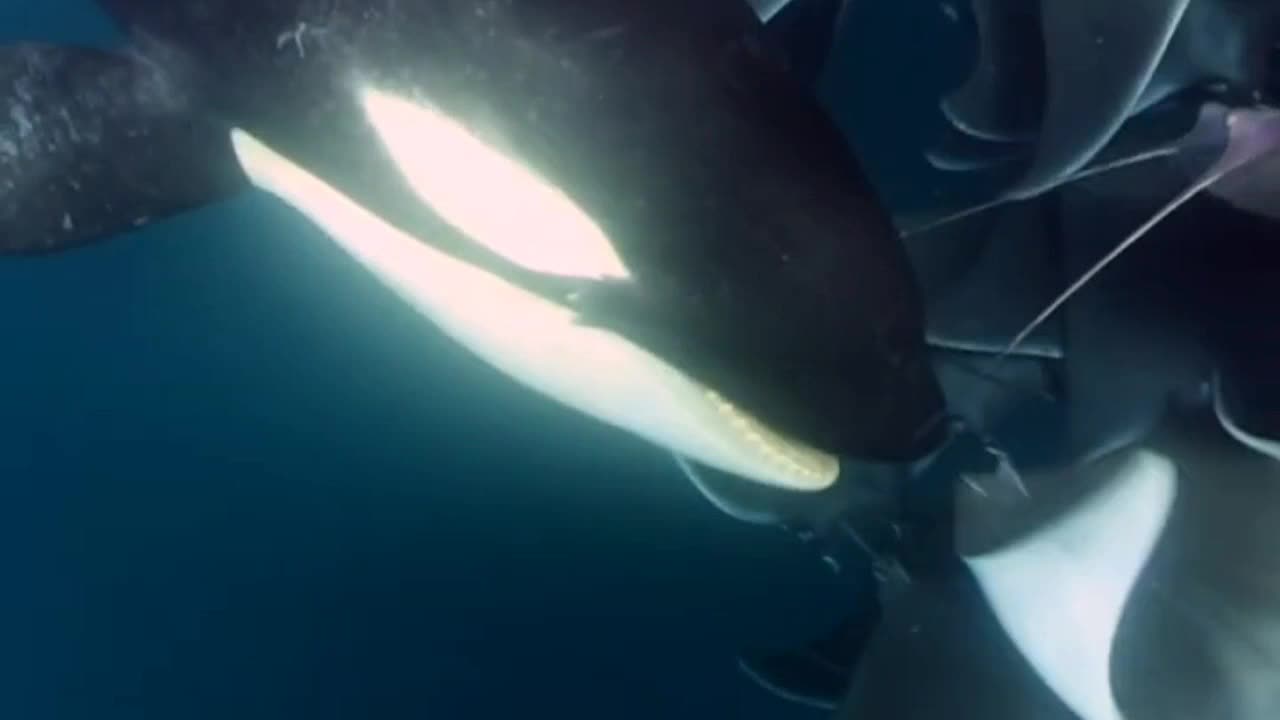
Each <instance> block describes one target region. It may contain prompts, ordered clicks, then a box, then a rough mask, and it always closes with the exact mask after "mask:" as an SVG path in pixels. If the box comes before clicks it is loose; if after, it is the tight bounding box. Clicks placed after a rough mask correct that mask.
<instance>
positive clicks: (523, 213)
mask: <svg viewBox="0 0 1280 720" xmlns="http://www.w3.org/2000/svg"><path fill="white" fill-rule="evenodd" d="M99 5H100V6H101V7H102V8H103V9H104V10H105V11H106V13H107V14H108V15H109V17H110V18H112V19H113V20H114V21H115V23H117V25H118V26H119V28H120V29H121V30H122V31H123V33H124V35H125V37H126V38H127V42H126V43H125V44H124V45H123V46H121V47H119V48H115V49H106V50H104V49H95V48H78V47H64V46H54V45H48V44H40V43H35V42H31V43H22V44H18V45H13V46H9V47H7V48H3V49H0V104H3V105H4V106H5V107H6V111H5V112H0V252H2V253H4V254H8V255H14V256H18V255H27V256H36V257H38V256H41V255H46V254H49V253H55V252H60V251H65V250H69V249H72V248H75V247H79V246H83V245H87V244H90V243H93V242H96V241H99V240H102V239H104V238H107V237H112V236H118V235H120V234H123V233H127V232H128V231H129V230H131V229H132V228H134V227H136V226H140V225H144V224H147V223H151V222H154V221H159V220H162V219H163V218H165V217H168V216H172V215H174V214H176V213H181V212H184V211H187V210H189V209H192V208H196V207H200V206H204V205H207V204H209V203H212V202H215V201H217V200H219V199H221V198H225V197H228V196H230V195H233V194H236V193H240V192H244V191H248V190H252V189H254V188H256V189H257V190H260V191H266V192H268V193H271V194H273V195H275V196H277V197H279V198H280V199H281V200H283V201H284V202H286V203H288V204H289V205H290V206H292V207H293V208H295V209H296V210H298V211H299V212H300V214H301V215H302V216H304V217H305V218H306V219H308V220H309V221H310V222H311V223H312V224H313V225H315V226H316V227H318V228H319V229H320V230H322V231H323V233H324V234H325V235H327V236H328V237H330V238H331V239H333V240H334V241H335V242H336V243H337V244H338V245H339V246H341V247H342V248H343V249H344V250H345V251H347V252H348V253H350V254H351V256H352V257H353V258H354V259H355V260H357V261H358V262H360V263H361V264H363V265H364V266H365V267H367V268H368V269H369V270H370V271H371V272H372V273H374V274H375V275H377V276H378V277H379V279H380V280H381V281H382V282H384V283H385V284H386V285H387V286H388V287H390V288H392V289H393V290H394V291H395V292H397V293H399V294H400V295H401V296H402V297H403V298H405V299H406V300H407V301H408V302H409V303H411V304H412V305H413V306H414V307H416V308H417V309H418V310H420V311H421V312H422V313H423V314H424V315H425V316H426V317H427V318H429V319H430V320H431V321H432V322H433V323H434V324H436V325H437V326H438V327H439V328H440V329H441V330H442V331H443V332H444V333H446V334H447V335H449V336H450V337H452V338H453V339H454V340H456V341H458V342H460V343H461V344H463V345H464V346H466V347H467V348H469V349H470V350H472V351H473V352H475V353H476V354H477V355H478V356H479V357H481V358H482V359H484V360H485V361H487V362H489V363H491V364H492V365H494V366H496V367H497V368H498V369H499V370H501V371H502V372H504V373H506V374H507V375H508V376H510V377H512V378H513V379H514V380H516V381H518V382H520V383H522V384H524V385H526V386H528V387H531V388H532V389H534V390H535V391H538V392H541V393H543V394H545V395H547V396H549V397H551V398H553V399H555V400H557V401H559V402H561V403H564V404H566V405H568V406H569V407H571V408H574V409H576V410H578V411H581V412H584V413H586V414H588V415H590V416H592V417H594V418H596V419H598V420H600V421H603V422H605V423H608V424H610V425H613V426H615V427H619V428H622V429H624V430H626V431H629V432H630V433H632V434H633V435H635V436H638V437H640V438H642V439H645V440H647V441H649V442H651V443H654V444H656V445H658V446H660V447H662V448H665V449H667V450H669V451H672V452H674V453H676V454H678V455H680V456H683V457H686V458H688V459H690V460H691V461H693V462H696V463H699V464H702V465H705V466H708V467H711V468H713V469H715V470H718V471H721V472H726V473H729V474H731V475H733V476H737V477H742V478H746V479H748V480H752V481H755V482H758V483H762V484H765V485H772V486H777V487H782V488H787V489H791V490H800V491H820V490H823V489H826V488H828V487H830V486H831V485H832V484H833V483H834V482H835V481H836V479H837V478H838V477H839V476H841V474H842V472H841V468H842V467H844V468H846V469H847V468H849V467H854V468H856V467H857V466H858V463H860V462H863V461H866V462H870V463H899V462H908V461H913V460H916V459H918V458H921V457H923V456H926V455H927V454H928V453H930V452H932V451H933V450H934V449H935V448H936V447H937V446H938V445H939V443H940V442H941V441H942V438H943V436H944V435H945V434H946V428H945V426H946V423H941V422H938V420H939V418H940V417H942V416H943V414H944V412H943V409H944V403H943V399H942V395H941V391H940V389H939V386H938V383H937V380H936V378H935V376H934V373H933V370H932V368H931V366H930V363H929V359H928V351H927V349H926V345H925V341H924V335H923V329H922V328H923V310H922V303H921V300H920V297H919V290H918V288H917V286H916V279H915V277H914V275H913V271H912V269H911V267H910V264H909V262H908V258H907V256H906V254H905V252H904V250H903V248H902V245H901V243H900V242H899V238H898V234H897V232H896V231H895V228H894V225H893V223H892V222H891V219H890V216H889V215H888V213H887V211H886V210H885V209H884V207H883V206H882V204H881V203H880V201H879V199H878V198H877V196H876V192H875V189H874V187H873V186H872V185H871V184H870V182H869V181H868V180H867V178H866V177H865V176H864V174H863V172H862V170H861V168H860V167H859V164H858V161H857V159H856V158H855V157H854V155H853V153H852V151H851V150H850V148H849V147H848V145H847V143H846V140H845V138H844V136H843V135H842V133H841V132H840V131H839V130H838V128H837V127H836V125H835V124H834V123H833V121H832V120H831V119H830V118H829V117H828V115H827V113H826V112H825V111H824V109H823V108H822V106H821V105H820V103H819V101H818V99H817V98H816V97H815V95H814V93H813V92H812V91H811V89H810V88H809V87H807V85H806V83H805V82H803V81H802V80H801V79H800V77H799V74H798V73H793V72H792V71H791V68H790V66H789V63H788V56H787V54H786V53H785V52H784V51H782V50H780V46H779V45H778V44H777V43H775V42H774V41H773V40H771V38H770V36H769V35H768V33H767V32H766V31H765V26H764V24H763V23H762V21H761V19H760V17H758V16H757V14H756V12H755V11H754V10H753V9H752V7H751V6H749V5H748V4H747V3H745V2H744V1H743V0H702V1H701V2H688V0H644V1H643V2H641V1H640V0H582V1H580V2H564V1H563V0H423V1H422V2H412V3H409V2H398V1H396V0H360V1H344V2H327V1H316V0H199V1H196V0H173V1H172V2H165V3H154V2H143V1H142V0H99Z"/></svg>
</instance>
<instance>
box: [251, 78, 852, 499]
mask: <svg viewBox="0 0 1280 720" xmlns="http://www.w3.org/2000/svg"><path fill="white" fill-rule="evenodd" d="M365 99H366V110H367V111H368V112H370V115H371V118H370V119H371V122H373V123H374V124H375V127H376V126H377V125H378V119H376V118H380V119H381V121H382V122H383V123H384V124H389V125H391V126H394V125H395V123H396V114H397V113H400V114H402V115H407V116H410V117H412V116H413V114H414V108H413V107H412V106H406V105H405V103H406V102H407V101H404V100H401V99H399V98H395V97H390V96H386V95H381V94H378V93H376V92H369V93H368V94H366V95H365ZM379 113H382V114H381V115H379ZM444 120H447V118H445V119H444ZM447 129H449V128H446V130H447ZM444 135H445V136H447V135H448V133H447V132H445V133H444ZM386 137H395V136H394V135H388V136H386ZM400 137H404V136H400ZM419 137H421V135H420V136H419ZM231 140H232V146H233V149H234V152H235V155H236V157H237V159H238V161H239V163H240V165H241V168H242V169H243V171H244V172H245V174H246V175H247V177H248V178H249V180H250V181H251V183H252V184H253V185H255V186H256V187H258V188H259V189H261V190H264V191H266V192H268V193H270V194H273V195H275V196H277V197H278V198H279V199H281V200H283V201H284V202H285V203H286V204H288V205H290V206H291V207H293V208H294V209H296V210H297V211H299V212H300V213H301V214H302V215H304V216H305V217H306V218H307V219H309V220H310V221H311V222H312V223H313V224H314V225H316V226H317V227H318V228H319V229H320V230H322V231H323V232H324V233H325V234H326V235H327V236H328V237H329V238H330V239H332V240H333V241H334V242H336V243H337V244H338V245H339V247H341V248H342V249H343V250H344V251H345V252H347V253H348V254H349V255H350V256H351V257H352V258H353V259H355V260H356V261H357V262H359V263H360V264H361V265H363V266H364V267H365V269H367V270H368V271H370V272H371V273H373V274H374V275H375V276H376V277H377V278H378V280H379V281H380V282H381V283H383V284H384V285H385V286H387V287H388V288H389V289H391V290H392V291H393V292H395V293H396V294H398V295H399V296H400V297H401V298H402V299H403V300H404V301H406V302H407V303H408V304H410V305H411V306H412V307H413V308H414V309H415V310H417V311H418V312H419V313H421V314H422V315H423V316H424V317H426V318H427V319H428V320H430V321H431V322H432V323H434V324H435V325H436V326H437V327H438V328H439V329H440V330H441V331H443V332H444V333H445V334H446V335H448V336H449V337H451V338H452V339H453V340H455V341H456V342H458V343H460V344H461V345H463V346H464V347H466V348H467V349H468V350H470V351H471V352H473V353H474V354H476V355H477V356H479V357H480V358H481V359H483V360H484V361H485V362H487V363H488V364H490V365H491V366H493V367H495V368H496V369H498V370H499V371H500V372H502V373H503V374H505V375H507V376H508V377H510V378H512V379H513V380H516V381H517V382H519V383H521V384H523V385H525V386H526V387H529V388H531V389H533V390H535V391H537V392H539V393H541V394H543V395H545V396H547V397H550V398H552V399H554V400H556V401H558V402H560V403H561V404H563V405H566V406H568V407H570V408H573V409H575V410H577V411H579V412H582V413H584V414H586V415H588V416H591V417H593V418H595V419H597V420H599V421H601V422H604V423H606V424H609V425H612V426H614V427H617V428H620V429H622V430H624V431H627V432H629V433H631V434H633V435H635V436H638V437H640V438H642V439H644V440H647V441H649V442H650V443H652V444H655V445H657V446H659V447H662V448H665V449H667V450H669V451H671V452H675V453H677V454H680V455H683V456H686V457H689V458H691V459H694V460H696V461H698V462H700V463H703V464H705V465H708V466H710V467H714V468H716V469H718V470H722V471H724V472H727V473H730V474H733V475H737V476H740V477H743V478H746V479H748V480H753V481H755V482H759V483H763V484H765V485H772V486H775V487H781V488H786V489H791V490H797V491H818V490H822V489H824V488H826V487H828V486H830V485H831V484H832V483H833V482H835V480H836V478H837V477H838V475H839V472H840V463H839V460H838V459H837V458H836V457H835V456H834V455H832V454H830V453H827V452H824V451H821V450H818V449H816V448H813V447H810V446H808V445H806V444H804V443H801V442H799V441H797V440H795V439H792V438H789V437H787V436H786V435H784V434H783V433H780V432H777V431H775V430H773V429H771V428H769V427H767V426H766V425H765V424H764V423H762V422H760V421H759V420H757V419H756V418H754V417H752V416H751V415H749V414H748V413H746V412H744V411H742V410H741V409H740V408H738V407H737V406H736V405H735V404H734V403H732V402H731V401H730V400H728V399H726V398H725V397H723V396H722V395H721V394H720V393H718V392H716V391H715V390H713V389H711V388H709V387H707V386H705V385H703V384H701V383H700V382H698V381H696V380H694V379H693V378H691V377H689V376H687V375H685V374H684V373H682V372H681V371H679V370H678V369H676V368H675V367H673V366H672V365H670V364H668V363H667V362H665V361H664V360H663V359H661V358H659V357H657V356H655V355H654V354H652V353H650V352H648V351H647V350H645V349H644V348H642V347H639V346H637V345H636V344H634V343H632V342H630V341H629V340H627V339H626V338H624V337H622V336H620V335H617V334H615V333H612V332H609V331H606V330H602V329H599V328H595V327H591V326H587V325H583V324H581V323H579V322H578V320H577V317H576V313H574V312H573V311H572V310H571V309H570V308H569V307H567V306H565V305H563V304H560V303H556V302H553V301H551V300H549V299H547V298H544V297H542V296H540V295H538V294H536V293H533V292H530V291H528V290H526V289H524V288H521V287H519V286H518V285H515V284H513V283H511V282H508V281H507V280H505V279H503V278H500V277H498V276H497V275H495V274H493V273H490V272H487V271H485V270H483V269H480V268H478V267H476V266H473V265H469V264H467V263H465V262H462V261H460V260H458V259H456V258H454V257H452V256H450V255H447V254H445V253H443V252H441V251H439V250H437V249H435V248H433V247H431V246H430V245H429V244H428V243H426V242H423V241H422V240H421V239H419V238H416V237H414V236H412V235H409V234H408V233H405V232H403V231H401V230H400V229H398V228H396V227H394V226H393V225H391V224H390V223H388V222H386V221H385V220H384V219H382V218H380V217H378V216H377V215H375V214H374V213H372V212H370V211H369V210H368V209H366V208H364V207H362V206H361V205H360V204H359V203H357V202H355V201H354V200H352V199H351V198H350V197H348V196H346V195H344V194H342V193H341V192H339V191H338V190H337V189H335V188H334V187H332V186H331V185H329V184H327V183H326V182H324V181H323V180H322V179H320V178H317V177H316V176H314V175H312V174H311V173H309V172H308V171H306V170H305V169H303V168H301V167H300V166H298V165H297V164H295V163H293V162H292V161H290V160H289V159H287V158H285V157H283V156H281V155H280V154H278V153H277V152H275V151H274V150H272V149H271V148H269V147H267V146H266V145H265V144H263V143H262V142H261V141H259V140H258V139H256V138H255V137H253V136H252V135H250V134H249V133H247V132H245V131H244V130H241V129H239V128H236V129H233V130H232V133H231ZM398 145H399V143H398V142H397V141H396V140H394V139H393V140H391V141H390V142H389V144H388V147H390V148H391V149H393V150H395V149H396V148H397V146H398ZM424 152H425V153H426V154H429V148H425V149H424V148H419V149H418V150H411V151H410V152H409V154H407V155H404V156H403V158H404V159H403V163H404V164H411V163H414V162H415V157H414V155H415V154H418V155H419V157H418V158H417V160H421V159H422V158H423V155H422V154H423V153H424ZM491 160H492V159H491ZM508 162H510V161H508ZM501 164H502V163H500V162H499V163H497V165H499V166H500V165H501ZM506 169H507V170H508V171H510V172H511V173H512V174H515V175H518V174H519V173H518V169H513V168H511V167H507V168H506ZM449 170H450V169H449V168H442V172H443V174H444V175H446V176H448V175H449ZM445 180H446V181H447V180H449V178H448V177H446V178H445ZM433 182H434V183H435V184H434V187H443V186H442V185H441V184H440V182H439V181H438V180H433V179H432V178H426V177H419V178H417V179H416V180H415V179H414V178H413V177H412V176H411V177H410V183H411V185H415V191H417V192H420V193H422V192H424V189H425V191H426V192H428V193H429V191H430V189H431V188H432V187H433V185H432V183H433ZM469 182H471V183H472V189H473V190H477V191H478V190H480V189H488V190H490V191H491V190H492V189H493V187H494V186H493V185H492V184H491V183H490V182H488V181H486V180H485V179H484V178H480V179H475V178H473V179H471V180H470V181H469ZM540 192H541V193H542V195H541V197H542V198H543V200H546V199H548V198H550V199H551V200H552V203H551V204H552V205H554V204H555V203H556V202H558V200H557V198H560V199H562V200H563V202H562V203H561V204H560V205H559V210H560V211H561V220H560V221H557V222H552V223H551V226H552V227H557V228H560V229H564V228H570V230H571V231H572V232H576V233H577V234H576V235H575V237H576V238H577V240H570V241H569V243H568V244H567V245H566V246H565V247H568V248H570V251H569V252H565V253H559V254H557V255H555V257H557V258H559V260H558V262H575V261H576V262H580V261H581V260H582V259H583V258H584V257H585V258H587V259H588V260H590V261H591V263H592V264H590V265H589V266H586V265H579V266H578V267H576V268H573V267H570V268H568V270H567V274H573V273H585V274H588V275H590V276H594V277H602V276H603V277H610V276H613V277H616V276H617V275H619V274H621V273H625V266H623V265H622V263H621V261H620V260H617V256H616V255H612V254H611V253H612V251H611V250H601V249H599V248H598V247H597V248H594V249H593V248H592V247H591V246H590V243H591V242H593V241H594V242H597V243H598V242H605V243H607V238H604V237H603V235H596V236H593V235H592V234H591V229H590V224H589V218H586V217H585V215H584V216H581V217H576V218H575V217H572V216H571V213H568V214H566V209H568V210H572V209H573V208H572V207H571V205H572V203H571V202H570V201H568V199H567V198H563V196H562V195H557V193H558V192H559V191H558V190H556V189H555V188H553V187H549V188H544V189H542V190H541V191H540ZM535 194H536V192H535ZM526 197H529V196H526ZM465 200H466V199H465V198H462V199H461V200H458V199H456V198H455V205H454V206H453V209H454V210H456V209H457V208H458V207H463V206H464V205H465ZM440 202H441V201H440V200H439V199H438V197H437V198H436V199H435V204H436V205H437V206H439V205H440ZM459 202H461V203H462V204H457V203H459ZM472 202H474V201H472ZM446 203H447V201H446ZM428 204H432V203H430V202H428ZM526 209H527V208H526ZM444 215H445V217H446V220H448V221H449V222H450V223H451V224H454V225H455V226H457V227H462V228H466V227H468V225H467V222H466V221H465V220H461V219H460V217H461V216H460V215H458V214H455V215H454V216H453V217H452V218H451V217H449V215H448V212H447V211H446V212H445V213H444ZM565 218H568V219H565ZM583 228H585V230H584V229H583ZM511 229H512V228H511V227H507V228H506V231H507V232H510V231H511ZM501 230H503V228H502V227H498V228H497V231H495V230H494V227H493V226H490V227H489V228H488V229H487V232H489V235H487V236H486V237H483V238H481V239H480V242H484V243H486V244H488V245H489V247H490V248H491V249H498V250H499V252H502V247H511V246H501V245H498V244H497V243H498V241H499V240H501V239H502V238H500V237H498V236H499V235H501V232H498V231H501ZM483 232H486V231H482V233H483ZM560 239H562V238H551V241H556V240H560ZM538 241H539V242H542V241H543V238H541V237H539V238H538ZM574 243H576V248H575V245H574ZM584 248H586V249H585V250H584ZM535 249H536V248H535ZM531 257H532V256H531V255H521V254H520V252H518V251H517V252H515V253H514V254H513V255H509V256H508V259H513V260H515V261H516V262H522V259H523V261H524V262H527V263H533V260H530V259H529V258H531ZM533 267H537V268H538V269H540V270H543V271H557V269H558V270H559V271H560V272H566V266H564V265H554V264H552V265H546V264H544V265H541V266H538V265H533Z"/></svg>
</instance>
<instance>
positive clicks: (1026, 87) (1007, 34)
mask: <svg viewBox="0 0 1280 720" xmlns="http://www.w3.org/2000/svg"><path fill="white" fill-rule="evenodd" d="M973 14H974V20H975V22H976V23H977V26H978V57H977V64H976V66H975V68H974V70H973V73H972V74H971V75H970V76H969V79H968V80H967V81H965V83H964V85H962V86H960V88H959V89H957V90H956V91H955V92H953V93H951V94H950V95H948V96H947V97H946V98H944V99H943V101H942V112H943V114H944V115H946V116H947V119H948V120H949V121H950V122H951V124H952V125H954V126H955V127H956V128H957V129H959V130H961V131H963V132H965V133H967V134H969V135H972V136H973V137H977V138H982V139H984V140H995V141H1011V140H1029V139H1032V138H1033V137H1034V136H1035V132H1036V130H1037V129H1038V128H1039V126H1040V113H1041V112H1042V111H1043V107H1044V98H1043V93H1044V86H1045V83H1044V52H1043V46H1042V45H1041V37H1040V13H1039V9H1038V3H1029V2H1022V1H1020V0H1019V1H1017V2H1006V1H1005V0H973Z"/></svg>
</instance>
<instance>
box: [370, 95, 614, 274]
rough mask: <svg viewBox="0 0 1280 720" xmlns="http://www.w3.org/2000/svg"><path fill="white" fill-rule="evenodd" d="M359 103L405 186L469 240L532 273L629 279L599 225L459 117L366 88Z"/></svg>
mask: <svg viewBox="0 0 1280 720" xmlns="http://www.w3.org/2000/svg"><path fill="white" fill-rule="evenodd" d="M360 101H361V105H362V106H363V108H364V111H365V116H366V118H367V119H368V121H369V123H370V124H371V125H372V126H373V127H374V129H375V130H376V131H377V135H378V137H379V139H380V140H381V141H382V143H383V146H384V147H385V148H386V150H387V152H388V154H389V155H390V156H391V159H392V161H393V162H394V163H395V165H396V168H397V169H399V171H400V172H401V174H402V175H403V176H404V178H405V180H406V181H407V182H408V183H409V186H410V188H411V189H412V190H413V192H414V193H415V194H416V195H417V196H418V198H419V199H420V200H422V201H423V202H424V203H426V204H427V205H428V206H430V207H431V209H432V210H434V211H435V212H436V213H437V214H438V215H440V217H441V218H442V219H444V221H445V222H447V223H449V224H450V225H452V226H454V227H455V228H457V229H458V230H460V231H461V232H462V233H464V234H465V235H466V236H467V237H469V238H470V239H472V240H473V241H475V242H476V243H478V244H480V245H483V246H484V247H485V248H487V249H489V250H491V251H493V252H495V253H497V254H498V255H501V256H502V257H504V258H506V259H507V260H509V261H510V262H512V263H515V264H517V265H521V266H523V267H525V268H527V269H529V270H532V271H534V272H540V273H546V274H550V275H561V276H570V277H581V278H592V279H605V278H609V279H627V278H629V277H630V273H629V272H628V270H627V268H626V266H625V265H624V264H623V262H622V259H621V258H620V257H619V256H618V254H617V252H616V251H615V250H614V248H613V245H612V244H611V243H610V242H609V239H608V237H606V236H605V233H604V231H603V230H601V229H600V227H599V225H597V224H596V223H595V221H594V220H592V219H591V217H589V216H588V215H587V213H586V212H585V211H584V210H582V209H581V208H580V207H578V206H577V205H576V204H575V203H574V202H573V200H571V199H570V198H569V196H568V195H566V194H565V193H564V192H563V191H562V190H560V188H558V187H556V186H555V185H554V184H552V183H551V182H549V181H547V180H546V179H544V178H541V177H539V176H538V175H537V174H536V173H534V172H533V171H532V170H530V169H529V168H527V167H525V166H524V165H522V164H521V163H520V162H518V161H517V160H516V159H514V158H512V157H509V156H507V155H504V154H503V153H502V152H500V151H498V150H497V149H495V148H493V147H490V146H489V145H487V144H485V143H484V142H483V141H482V140H480V138H478V137H476V136H475V134H474V133H472V132H471V131H470V130H469V129H468V128H467V127H465V126H464V125H463V124H462V123H460V122H458V121H457V120H454V119H453V118H451V117H449V116H448V115H446V114H445V113H443V112H441V111H439V110H437V109H435V108H433V107H431V106H430V105H428V104H426V103H422V102H417V101H413V100H409V99H407V98H404V97H401V96H399V95H395V94H392V93H388V92H384V91H382V90H378V89H374V88H364V89H363V90H362V91H361V94H360Z"/></svg>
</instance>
